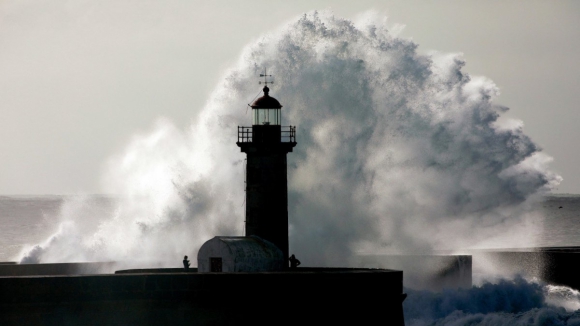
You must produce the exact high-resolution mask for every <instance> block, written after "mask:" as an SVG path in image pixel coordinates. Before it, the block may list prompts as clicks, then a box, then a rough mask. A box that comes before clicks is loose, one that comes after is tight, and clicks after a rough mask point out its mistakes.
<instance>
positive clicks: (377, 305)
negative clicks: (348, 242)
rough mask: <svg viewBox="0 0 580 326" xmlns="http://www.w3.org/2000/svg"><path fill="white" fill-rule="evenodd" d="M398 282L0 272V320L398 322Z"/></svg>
mask: <svg viewBox="0 0 580 326" xmlns="http://www.w3.org/2000/svg"><path fill="white" fill-rule="evenodd" d="M142 271H143V270H142ZM402 281H403V273H402V272H400V271H390V270H364V269H299V270H298V271H295V272H276V273H204V274H198V273H154V274H146V273H140V274H130V273H119V274H114V275H94V276H29V277H0V325H25V324H30V325H246V324H248V325H249V324H253V325H279V324H288V323H295V324H310V323H312V324H314V323H317V324H318V323H320V324H336V325H339V324H371V323H376V322H379V323H383V324H388V325H403V312H402V300H403V299H404V295H403V288H402ZM280 289H283V290H282V291H280Z"/></svg>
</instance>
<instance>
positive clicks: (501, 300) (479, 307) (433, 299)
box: [403, 277, 580, 326]
mask: <svg viewBox="0 0 580 326" xmlns="http://www.w3.org/2000/svg"><path fill="white" fill-rule="evenodd" d="M406 292H407V293H408V297H407V299H406V300H405V302H404V303H403V307H404V314H405V324H406V325H409V326H424V325H457V326H459V325H473V326H475V325H494V326H496V325H506V326H507V325H542V326H543V325H562V326H565V325H580V313H579V312H574V310H575V309H568V308H569V304H570V302H571V301H570V300H569V299H570V296H573V297H574V299H575V301H576V302H577V300H578V294H577V291H575V290H572V289H570V288H567V287H563V286H560V287H554V286H550V285H543V284H539V283H534V282H528V281H526V280H524V279H522V278H519V277H516V278H515V279H514V280H511V281H508V280H500V281H499V282H498V283H496V284H492V283H485V284H483V285H482V286H476V287H473V288H471V289H467V290H447V291H444V292H441V293H433V292H428V291H414V290H410V289H407V290H406Z"/></svg>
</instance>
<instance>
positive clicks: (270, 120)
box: [253, 109, 282, 125]
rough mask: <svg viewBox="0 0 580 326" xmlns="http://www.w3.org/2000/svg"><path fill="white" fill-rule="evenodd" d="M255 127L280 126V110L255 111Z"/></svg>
mask: <svg viewBox="0 0 580 326" xmlns="http://www.w3.org/2000/svg"><path fill="white" fill-rule="evenodd" d="M253 111H254V112H253V113H254V119H253V120H254V125H280V122H281V120H282V119H281V118H282V117H281V114H280V109H254V110H253Z"/></svg>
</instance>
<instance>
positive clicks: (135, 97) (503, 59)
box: [0, 0, 580, 194]
mask: <svg viewBox="0 0 580 326" xmlns="http://www.w3.org/2000/svg"><path fill="white" fill-rule="evenodd" d="M315 9H319V10H321V9H331V10H333V11H334V12H335V13H336V15H337V16H341V17H345V18H355V17H356V16H357V15H360V14H361V13H363V12H365V11H367V10H373V9H374V10H377V11H378V12H379V13H381V14H384V15H385V16H388V17H389V21H390V22H391V23H392V24H404V25H406V27H405V29H404V31H403V33H402V35H403V36H405V37H410V38H412V39H413V40H415V41H416V42H417V43H418V44H419V50H420V51H421V52H427V51H430V50H438V51H443V52H462V53H464V57H465V60H466V61H467V65H466V67H465V68H464V71H466V72H468V73H470V74H471V75H483V76H486V77H489V78H490V79H492V80H494V81H495V82H496V83H497V85H498V86H499V87H500V88H501V93H502V95H501V96H500V98H499V99H498V102H499V103H500V104H503V105H506V106H508V107H510V108H511V110H510V112H509V113H508V116H509V117H512V118H519V119H522V120H523V121H524V123H525V129H524V130H525V132H526V133H527V134H528V135H530V136H531V137H532V138H533V139H534V140H535V141H536V142H537V143H538V144H540V145H541V146H542V148H543V149H544V151H545V152H546V153H548V154H550V155H551V156H552V157H554V159H555V161H554V163H553V164H552V167H553V170H554V171H556V172H558V173H560V174H561V175H562V176H563V178H564V182H563V183H562V184H561V186H560V187H559V189H558V192H565V193H580V173H578V167H579V166H580V128H578V125H579V122H580V111H579V105H578V103H580V65H579V64H578V58H579V57H580V2H579V1H575V0H570V1H547V0H546V1H532V0H526V1H503V0H502V1H493V0H486V1H459V0H456V1H444V0H439V1H432V0H431V1H426V0H425V1H386V0H357V1H326V0H309V1H303V0H294V1H261V0H244V1H233V0H229V1H223V0H213V1H193V0H121V1H119V0H0V113H1V114H0V194H74V193H100V192H101V189H100V186H99V178H100V175H101V172H102V170H103V168H104V165H105V163H106V161H107V159H108V158H109V157H111V156H112V155H114V154H117V153H120V152H122V151H123V148H124V147H125V146H126V144H127V143H128V142H129V140H130V139H131V137H132V136H133V135H135V134H140V133H146V132H147V131H148V130H150V129H151V128H152V127H153V125H154V122H155V120H156V119H157V118H158V117H167V118H169V119H171V120H172V121H174V122H175V123H176V124H177V125H179V126H180V127H183V128H186V127H187V126H188V125H189V124H190V123H191V121H193V120H194V119H195V118H196V114H197V112H198V111H199V110H200V109H201V108H202V107H203V105H204V103H205V101H206V99H207V98H208V95H209V93H210V92H211V90H212V89H213V88H214V86H215V85H216V83H217V82H218V81H219V78H221V77H222V76H223V74H224V71H225V70H226V69H227V68H228V67H229V66H230V65H232V64H233V63H234V62H235V61H236V60H237V58H238V56H239V54H240V51H241V50H242V48H243V47H244V45H246V44H247V43H249V42H251V41H254V40H256V39H259V37H260V35H261V34H263V33H265V32H267V31H268V30H271V29H274V28H277V27H279V26H280V25H281V24H283V23H285V22H288V21H291V20H293V19H294V18H296V17H297V16H298V15H300V14H301V13H304V12H307V11H310V10H315ZM253 95H254V94H249V97H250V98H251V97H253ZM224 132H232V131H231V130H224Z"/></svg>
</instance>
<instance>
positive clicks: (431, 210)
mask: <svg viewBox="0 0 580 326" xmlns="http://www.w3.org/2000/svg"><path fill="white" fill-rule="evenodd" d="M368 17H369V16H367V18H365V19H363V20H361V21H360V22H357V23H356V24H355V23H353V22H351V21H349V20H345V19H341V18H337V17H335V16H333V15H332V14H331V13H326V12H325V13H317V12H312V13H309V14H305V15H304V16H302V17H300V18H298V19H296V20H295V21H294V22H292V23H290V24H288V25H286V26H283V27H282V28H280V29H279V30H278V31H277V32H274V33H271V34H268V35H266V36H264V37H262V38H261V39H260V40H259V41H257V42H255V43H253V44H250V45H248V46H247V47H246V48H245V49H244V51H243V53H242V55H241V58H240V60H239V62H238V64H237V65H236V66H235V67H233V68H232V69H231V70H229V71H228V73H227V75H226V77H225V78H224V81H223V82H222V83H221V84H220V85H218V86H217V87H216V89H215V91H214V92H213V94H212V95H211V97H210V98H209V100H208V101H207V104H206V106H205V108H204V109H203V110H202V112H201V113H200V115H199V117H198V119H197V122H196V123H194V124H193V125H192V126H191V128H190V129H189V130H187V131H182V130H179V129H177V128H176V127H175V126H174V125H173V124H172V123H171V122H169V121H166V120H161V121H160V122H158V124H157V125H156V126H155V128H154V130H153V131H152V132H151V133H149V134H145V135H140V136H136V137H135V138H134V140H133V141H132V142H131V144H130V145H129V146H128V148H127V150H126V151H125V152H124V153H123V154H122V155H120V156H119V157H116V158H113V159H112V160H111V162H110V164H109V169H108V172H107V173H106V174H105V176H104V178H103V183H104V185H105V190H106V191H107V192H111V193H118V194H121V198H120V199H119V203H118V205H117V208H116V209H115V211H114V214H110V215H108V216H103V217H102V222H101V223H100V224H98V226H97V227H94V228H92V229H89V230H87V228H86V227H83V226H84V225H85V223H84V221H83V220H82V218H81V217H79V215H80V214H82V209H80V210H78V211H77V212H72V211H69V212H66V213H65V216H64V217H63V220H65V222H64V224H63V228H62V229H61V232H60V233H58V234H56V235H54V236H53V238H52V239H51V240H50V241H49V242H47V243H45V244H42V245H39V246H37V247H35V248H34V249H32V250H30V251H28V252H25V253H23V255H22V257H21V258H22V259H23V261H29V262H54V261H87V260H107V261H108V260H130V259H136V258H140V259H148V260H151V261H164V262H167V265H174V264H175V263H176V262H177V263H178V262H179V259H180V257H182V256H183V255H184V254H187V255H190V256H192V257H195V253H196V252H197V249H198V248H199V247H200V246H201V244H202V243H203V242H204V241H206V240H207V239H209V238H211V237H213V236H214V235H240V234H242V233H243V220H244V218H243V215H244V213H243V212H244V208H243V203H244V189H243V180H244V178H243V160H244V155H243V153H240V151H239V149H238V148H237V146H236V145H235V142H236V130H237V126H238V125H249V124H250V123H251V118H250V115H249V114H247V112H246V103H248V102H249V101H250V100H251V97H252V96H253V95H254V94H256V93H257V85H256V81H257V79H256V76H257V75H258V74H259V73H260V72H261V71H262V69H263V68H264V67H267V68H268V71H269V72H272V73H274V74H275V76H276V84H275V86H274V87H272V90H271V95H273V96H275V97H276V98H278V99H279V100H280V101H281V102H282V104H283V105H284V108H283V110H282V111H283V124H286V125H287V124H292V125H297V126H298V146H297V148H296V149H295V151H294V153H291V154H290V155H289V169H288V171H289V176H288V178H289V211H290V224H291V225H290V243H291V251H292V252H293V253H295V254H297V256H299V257H300V259H301V260H302V262H303V263H305V264H306V265H319V266H321V265H322V266H324V265H341V264H344V262H345V260H346V259H348V257H349V256H350V255H351V254H353V253H357V252H360V251H364V252H378V251H390V252H393V251H415V252H419V251H422V252H424V251H428V250H430V249H431V248H445V249H449V248H465V247H477V246H502V245H503V246H510V247H513V246H519V245H533V244H531V243H530V242H533V240H534V239H533V237H530V234H535V233H537V231H538V228H539V227H541V226H539V225H538V224H537V221H536V220H535V219H534V217H533V216H532V215H531V214H530V213H529V212H528V207H529V203H530V201H533V200H534V198H536V197H537V196H538V195H540V194H542V193H544V192H546V191H549V190H550V189H551V188H552V187H554V186H555V185H557V184H558V183H559V181H560V177H559V176H557V175H555V174H554V173H552V172H550V171H549V170H548V169H547V165H548V163H549V162H550V158H549V157H548V156H546V155H545V154H543V153H541V152H540V151H539V149H538V147H537V146H536V145H535V144H534V143H533V142H532V141H531V140H530V139H529V137H527V136H526V135H525V134H524V133H523V131H522V124H521V123H519V122H514V121H500V120H498V118H499V117H500V116H501V114H502V113H503V112H505V111H506V110H507V109H506V108H504V107H501V106H498V105H496V104H494V102H493V100H494V98H495V97H496V96H497V94H498V89H497V87H496V86H495V85H494V84H493V83H492V82H491V81H490V80H488V79H486V78H482V77H471V76H469V75H468V74H466V73H464V72H463V71H462V68H463V66H464V65H465V63H464V61H463V60H462V59H461V56H460V55H456V54H445V53H435V52H433V53H431V54H428V55H422V54H419V53H418V52H417V46H418V45H417V44H416V43H414V42H412V41H410V40H407V39H403V38H400V37H398V36H397V35H396V33H392V32H390V31H389V27H388V25H387V24H386V22H385V21H383V20H381V19H378V20H377V19H372V18H368ZM64 226H66V227H64ZM518 235H520V236H518ZM170 262H173V263H170Z"/></svg>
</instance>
